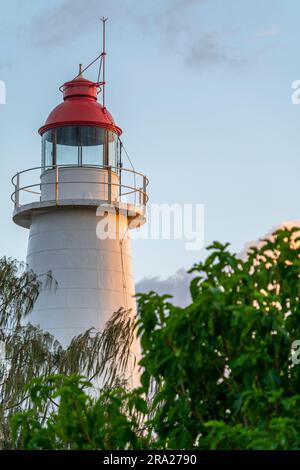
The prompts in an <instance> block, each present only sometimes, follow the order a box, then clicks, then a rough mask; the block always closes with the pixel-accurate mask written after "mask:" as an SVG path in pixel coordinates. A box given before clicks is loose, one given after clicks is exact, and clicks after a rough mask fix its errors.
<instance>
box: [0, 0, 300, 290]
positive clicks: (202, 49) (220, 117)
mask: <svg viewBox="0 0 300 470" xmlns="http://www.w3.org/2000/svg"><path fill="white" fill-rule="evenodd" d="M0 9H1V10H0V80H2V81H4V82H5V84H6V104H0V159H1V160H0V170H1V171H0V175H1V176H0V177H1V185H0V197H1V199H0V223H1V230H0V256H4V255H6V256H9V257H12V258H17V259H19V260H24V259H25V256H26V247H27V236H28V232H27V230H26V229H23V228H20V227H18V226H16V225H15V224H14V223H13V222H12V219H11V215H12V210H13V207H12V203H11V201H10V194H11V192H12V186H11V182H10V178H11V177H12V175H14V174H15V173H16V172H17V171H20V170H22V169H26V168H30V167H34V166H38V165H39V164H40V137H39V135H38V133H37V129H38V128H39V127H40V126H41V125H42V124H43V123H44V121H45V119H46V117H47V115H48V114H49V112H50V111H51V110H52V109H53V108H54V106H56V105H57V104H58V103H59V102H60V101H61V94H60V92H59V90H58V88H59V86H60V85H61V84H63V83H64V82H65V81H67V80H69V79H72V78H73V77H74V76H75V75H76V73H77V70H78V64H79V63H83V64H84V65H86V64H88V63H89V62H90V61H91V60H92V59H93V58H94V57H96V56H97V55H98V54H99V52H101V26H100V21H99V18H100V17H102V16H107V17H109V21H108V23H107V53H108V55H107V89H106V90H107V91H106V97H107V99H106V103H107V107H108V109H109V110H110V112H111V113H112V115H113V116H114V119H115V121H116V123H117V125H119V126H120V127H121V128H122V129H123V136H122V140H123V142H124V144H125V146H126V149H127V150H128V152H129V154H130V157H131V159H132V161H133V163H134V167H135V169H136V170H138V171H141V172H142V173H145V174H146V175H147V176H148V177H149V180H150V186H149V196H150V201H151V203H157V204H158V203H167V204H174V203H176V204H189V203H192V204H203V205H204V208H205V213H204V244H205V246H207V245H209V244H210V243H211V242H212V241H213V240H220V241H222V242H227V241H228V242H230V243H231V244H232V249H233V250H234V251H237V252H240V251H242V250H243V247H244V246H245V244H247V243H248V242H249V241H251V240H257V239H258V238H260V237H261V236H263V235H264V234H265V233H267V232H269V231H270V229H272V227H274V226H277V225H278V224H280V223H281V222H282V221H286V220H298V219H300V205H299V195H300V187H299V176H300V158H299V153H300V105H295V104H293V103H292V101H291V94H292V90H291V84H292V82H293V81H294V80H300V59H299V57H300V54H299V47H300V46H299V44H300V32H299V17H300V2H298V1H297V0H286V1H285V2H283V1H279V0H243V1H242V2H238V1H237V0H233V1H232V0H226V2H225V1H224V0H151V1H150V0H140V1H129V0H122V1H120V0H110V1H108V0H106V1H104V0H85V1H84V2H82V1H81V0H48V1H47V2H41V1H40V0H22V1H20V0H10V1H9V2H8V1H2V2H1V4H0ZM86 76H87V78H90V79H93V80H95V79H96V76H97V70H96V69H90V71H89V73H88V74H87V75H86ZM132 245H133V256H134V270H135V276H136V280H137V281H141V280H142V282H144V283H145V282H146V281H147V278H153V277H155V278H156V281H155V282H156V283H157V282H158V281H159V280H161V281H162V282H164V283H165V284H164V286H165V285H168V280H169V281H170V282H171V283H172V282H173V285H174V283H175V284H176V283H177V282H178V278H179V279H181V277H182V276H183V274H182V273H183V272H184V271H185V270H187V269H189V268H190V267H191V266H192V265H193V263H195V262H197V261H199V260H200V259H203V258H204V257H205V254H206V251H205V249H197V250H194V251H187V250H186V245H185V242H184V240H134V241H133V243H132ZM176 273H178V276H177V274H176ZM176 276H177V277H176ZM145 278H146V280H145ZM146 284H147V283H146ZM147 285H148V284H147ZM176 285H177V284H176ZM170 289H171V288H170Z"/></svg>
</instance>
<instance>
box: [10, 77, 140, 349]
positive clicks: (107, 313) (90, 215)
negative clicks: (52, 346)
mask: <svg viewBox="0 0 300 470" xmlns="http://www.w3.org/2000/svg"><path fill="white" fill-rule="evenodd" d="M104 84H105V82H104V80H103V82H93V81H90V80H87V79H86V78H84V77H83V75H82V72H81V69H80V73H79V75H78V76H77V77H75V78H74V79H73V80H71V81H68V82H66V83H64V85H63V86H62V87H61V88H60V90H61V91H62V93H63V102H62V103H60V104H59V105H58V106H57V107H56V108H54V109H53V111H52V112H51V113H50V114H49V116H48V118H47V120H46V122H45V124H44V125H43V126H42V127H41V128H40V129H39V134H40V135H41V138H42V158H41V166H37V167H35V168H31V169H26V170H24V171H21V172H20V173H18V174H17V175H15V176H14V178H13V183H14V185H15V190H14V193H13V200H14V203H15V209H14V213H13V220H14V222H15V223H16V224H18V225H20V226H22V227H25V228H27V229H29V241H28V253H27V264H28V266H29V268H30V269H32V270H33V271H34V272H35V273H37V274H38V275H39V274H44V273H46V272H48V271H51V273H52V276H53V278H54V279H55V280H56V281H57V289H56V290H49V289H44V290H42V292H41V294H40V296H39V298H38V300H37V302H36V304H35V306H34V310H33V312H32V314H31V316H30V321H31V323H35V324H39V325H40V326H41V327H42V328H43V329H44V330H46V331H49V332H50V333H51V334H53V335H54V336H55V337H56V338H57V339H58V340H59V341H60V342H61V343H62V344H63V345H64V346H66V345H67V344H68V343H69V342H70V340H71V339H72V338H73V337H74V336H75V335H78V334H80V333H82V332H83V331H85V330H87V329H88V328H91V327H94V328H96V329H98V330H100V331H101V330H102V329H103V327H104V325H105V323H106V322H107V320H108V319H109V318H110V317H111V315H112V314H113V313H114V312H116V311H117V310H119V309H120V307H123V308H124V309H126V310H130V311H131V312H133V314H134V313H135V311H136V305H135V299H134V294H135V288H134V278H133V272H132V256H131V248H130V229H131V228H135V227H139V226H140V225H142V224H143V223H145V205H146V202H147V194H146V187H147V184H148V180H147V178H146V177H145V176H144V175H142V174H141V173H137V172H136V171H134V170H132V169H126V168H125V167H124V166H123V162H122V143H121V141H120V135H121V132H122V131H121V129H120V128H119V127H118V126H116V124H115V122H114V120H113V118H112V116H111V115H110V113H109V112H108V110H107V109H106V107H105V104H100V103H99V102H98V100H97V95H98V93H99V91H100V89H101V88H103V86H104ZM104 217H105V218H106V221H107V222H112V223H111V224H108V231H107V232H106V233H103V230H102V225H103V220H104ZM99 227H100V228H99ZM135 349H138V348H136V345H133V350H135Z"/></svg>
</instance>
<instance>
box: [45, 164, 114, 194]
mask: <svg viewBox="0 0 300 470" xmlns="http://www.w3.org/2000/svg"><path fill="white" fill-rule="evenodd" d="M118 183H119V178H118V175H117V174H116V173H114V172H111V198H112V201H116V200H117V199H118V195H119V186H118ZM58 198H59V199H64V200H65V199H100V200H108V170H106V169H103V168H84V167H82V168H78V167H74V168H67V167H66V168H60V167H59V168H58ZM55 199H56V170H46V171H45V172H44V173H43V174H42V176H41V200H42V201H50V200H55Z"/></svg>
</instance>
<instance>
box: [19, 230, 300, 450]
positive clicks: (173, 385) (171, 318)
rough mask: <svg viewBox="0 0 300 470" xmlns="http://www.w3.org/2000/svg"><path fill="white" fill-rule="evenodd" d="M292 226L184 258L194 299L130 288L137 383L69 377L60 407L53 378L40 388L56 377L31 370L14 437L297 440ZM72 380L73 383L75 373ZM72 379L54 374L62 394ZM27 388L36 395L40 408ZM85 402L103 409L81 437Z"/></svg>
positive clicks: (171, 443)
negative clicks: (183, 302) (93, 386)
mask: <svg viewBox="0 0 300 470" xmlns="http://www.w3.org/2000/svg"><path fill="white" fill-rule="evenodd" d="M298 234H299V228H293V229H290V230H288V229H283V230H279V231H277V232H276V233H274V234H273V236H272V237H271V238H270V239H267V240H265V241H264V242H263V243H262V246H260V247H258V248H257V247H254V248H251V249H250V250H249V253H248V256H247V258H246V259H240V258H239V257H238V256H237V255H236V254H234V253H231V252H230V250H229V247H228V245H222V244H220V243H214V244H213V245H212V246H210V247H209V251H210V253H209V255H208V257H207V258H206V260H205V261H204V262H201V263H199V264H196V265H195V266H194V267H193V269H192V272H193V273H194V276H195V277H194V278H193V280H192V282H191V289H190V290H191V296H192V301H191V304H190V305H189V306H188V307H186V308H179V307H176V306H174V305H173V304H172V303H171V302H170V297H169V296H167V295H165V296H159V295H157V294H156V293H154V292H150V293H148V294H142V295H139V317H138V321H137V332H138V335H139V337H140V340H141V345H142V351H143V352H142V359H141V362H140V364H141V366H142V368H143V369H142V375H141V386H140V388H139V389H137V390H135V391H133V392H131V395H130V394H129V395H128V392H126V391H125V390H124V389H122V388H121V389H120V388H118V389H116V390H114V389H110V390H108V389H107V390H105V391H103V392H102V393H101V394H100V398H99V399H98V402H97V401H96V402H95V399H92V400H94V401H92V402H90V399H87V398H86V397H85V398H84V397H83V396H82V392H81V391H80V393H79V392H78V390H77V391H76V390H75V389H73V391H74V393H73V392H72V393H73V395H72V400H73V402H72V401H69V402H68V407H66V406H65V404H64V406H62V405H63V403H65V402H64V401H63V400H64V398H63V393H62V390H61V389H57V387H56V388H55V391H54V392H53V391H52V390H51V389H50V390H49V385H48V384H47V380H56V379H51V378H49V379H45V380H46V382H39V383H36V382H35V383H34V384H33V385H32V386H31V388H29V391H28V393H29V394H31V403H32V406H31V408H30V409H28V410H27V411H24V412H22V413H20V414H19V415H17V416H16V417H15V418H14V432H15V438H16V439H17V440H18V442H19V445H20V446H21V447H24V448H47V447H50V448H54V447H55V446H56V445H59V446H61V445H63V446H64V448H66V446H68V445H69V448H88V447H89V446H90V447H89V448H112V447H111V446H115V448H142V447H143V446H145V445H147V446H148V447H151V448H160V449H193V448H198V449H299V448H300V406H299V404H300V392H299V390H300V366H298V365H297V364H294V363H293V361H292V357H291V347H292V343H293V341H295V340H299V339H300V248H299V243H300V239H299V238H298ZM58 380H61V379H58ZM74 380H75V384H76V383H77V387H78V385H79V384H80V382H78V380H80V379H78V378H77V379H75V378H74ZM76 380H77V382H76ZM32 387H33V388H32ZM64 387H66V388H67V390H65V389H64ZM70 387H73V385H72V384H70V383H69V384H68V383H66V382H65V381H64V382H63V384H62V385H61V388H63V389H64V390H65V393H66V394H67V395H68V394H69V395H70V394H71V390H70ZM68 390H69V391H68ZM32 393H35V394H38V395H39V396H42V400H43V401H42V408H41V404H40V402H39V401H35V400H34V399H33V396H32ZM53 393H54V394H57V395H58V396H59V397H60V400H61V402H60V404H59V405H58V408H57V409H56V410H54V411H53V413H52V415H51V419H50V421H49V420H48V422H44V423H42V425H41V421H40V418H39V416H38V415H39V413H40V410H41V409H43V407H44V406H45V404H46V405H47V403H48V402H49V400H53V399H54V398H53ZM115 398H116V399H115ZM130 400H134V403H135V405H134V407H135V408H134V409H135V411H137V412H138V413H139V414H140V416H139V417H138V418H136V415H134V416H133V415H132V413H131V412H132V409H133V408H132V405H130V403H131V402H130ZM111 402H113V404H114V405H113V406H111V407H110V404H111ZM80 403H81V404H82V408H80V413H79V415H78V416H79V418H78V419H77V417H76V418H74V419H73V418H71V417H70V419H68V416H71V415H72V413H75V415H76V416H77V411H76V410H77V408H78V406H79V404H80ZM108 409H109V411H108ZM72 410H73V411H72ZM93 412H95V413H96V414H97V413H99V415H98V414H97V416H102V417H103V416H105V419H103V420H102V421H101V419H102V418H101V419H98V420H97V419H96V418H91V419H90V420H88V418H87V419H86V421H85V423H87V422H89V424H86V426H87V428H86V427H84V429H85V432H86V434H85V433H82V434H81V435H80V436H81V437H80V439H79V437H78V436H79V432H80V429H81V428H80V426H81V425H80V423H79V421H80V422H82V421H81V418H82V414H83V415H84V416H89V417H90V416H93V414H92V413H93ZM119 419H120V420H121V422H122V423H124V426H123V425H121V426H119V428H120V434H118V426H116V427H114V429H113V430H112V428H111V423H113V422H114V421H115V420H119ZM53 423H54V424H53ZM94 423H96V428H93V425H94ZM68 425H69V426H70V429H68V431H67V433H66V434H64V433H65V432H66V428H67V427H68ZM141 426H142V428H141ZM36 430H38V432H37V431H36ZM86 430H88V431H86ZM93 432H95V434H96V435H97V436H102V437H101V438H100V437H99V438H98V437H97V439H95V440H94V441H93V443H89V440H88V437H85V436H90V435H91V434H92V433H93ZM127 432H128V435H127V434H126V433H127ZM124 433H125V434H124ZM132 433H133V434H135V436H133V434H132ZM39 435H42V436H43V438H42V441H39ZM63 436H65V437H63ZM103 436H104V437H103ZM47 439H49V440H48V441H47ZM101 439H102V440H101ZM110 439H112V440H110ZM57 443H58V444H57Z"/></svg>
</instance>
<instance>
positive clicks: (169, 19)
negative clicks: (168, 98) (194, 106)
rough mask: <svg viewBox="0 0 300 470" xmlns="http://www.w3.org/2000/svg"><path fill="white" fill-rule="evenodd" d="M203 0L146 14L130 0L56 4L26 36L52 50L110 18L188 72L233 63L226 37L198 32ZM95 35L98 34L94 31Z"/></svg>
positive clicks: (174, 2) (172, 0)
mask: <svg viewBox="0 0 300 470" xmlns="http://www.w3.org/2000/svg"><path fill="white" fill-rule="evenodd" d="M206 2H207V0H169V1H164V2H157V3H156V2H154V3H153V4H151V8H150V9H149V8H147V11H145V6H143V4H142V3H136V2H135V1H133V0H110V1H109V2H107V1H106V0H85V1H84V2H83V1H82V0H62V1H61V3H60V4H59V5H58V6H56V7H55V8H49V7H47V8H45V9H44V10H43V12H42V14H40V15H39V16H38V17H37V18H36V19H35V20H34V21H33V23H32V24H31V26H30V34H31V36H32V37H33V40H34V43H35V44H36V45H37V46H38V47H40V48H54V47H60V46H63V45H66V44H67V43H68V42H72V40H73V39H74V38H77V37H78V35H80V34H83V33H87V31H88V30H89V29H90V28H91V27H94V26H93V25H95V24H96V21H97V19H98V18H100V17H102V16H108V17H110V18H111V19H112V20H113V21H114V23H115V22H118V21H120V20H122V21H124V20H126V21H129V22H130V21H131V22H132V25H133V26H135V27H136V28H137V29H139V30H140V31H143V32H144V33H146V34H147V35H148V36H149V35H152V36H153V37H154V38H158V41H159V47H161V45H162V46H163V47H164V48H166V49H168V50H171V51H172V52H173V53H174V52H175V53H179V54H180V55H181V57H182V58H183V60H184V61H185V63H186V64H187V65H189V66H197V67H202V66H211V65H217V64H225V65H229V66H234V65H236V64H238V63H239V59H237V58H236V54H235V53H234V50H233V48H232V47H229V45H228V38H229V36H230V33H229V34H228V31H217V32H213V31H210V30H205V28H204V27H203V26H201V15H202V11H201V9H202V6H203V4H205V3H206ZM99 29H100V28H99Z"/></svg>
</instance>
